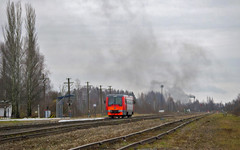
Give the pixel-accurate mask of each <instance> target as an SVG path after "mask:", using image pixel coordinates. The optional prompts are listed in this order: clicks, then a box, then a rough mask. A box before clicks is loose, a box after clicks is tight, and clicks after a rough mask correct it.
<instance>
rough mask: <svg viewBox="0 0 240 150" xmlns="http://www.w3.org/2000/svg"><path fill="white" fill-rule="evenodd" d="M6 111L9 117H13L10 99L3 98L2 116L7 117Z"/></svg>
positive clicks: (0, 108)
mask: <svg viewBox="0 0 240 150" xmlns="http://www.w3.org/2000/svg"><path fill="white" fill-rule="evenodd" d="M4 113H5V115H6V117H7V118H11V115H12V105H11V104H10V103H9V102H8V101H4V100H1V101H0V117H1V118H2V117H5V116H4Z"/></svg>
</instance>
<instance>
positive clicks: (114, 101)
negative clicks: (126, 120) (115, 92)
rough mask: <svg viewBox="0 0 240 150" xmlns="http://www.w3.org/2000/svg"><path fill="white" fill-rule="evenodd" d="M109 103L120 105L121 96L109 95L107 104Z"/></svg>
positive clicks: (109, 104)
mask: <svg viewBox="0 0 240 150" xmlns="http://www.w3.org/2000/svg"><path fill="white" fill-rule="evenodd" d="M111 105H119V106H122V97H121V96H117V97H113V96H109V97H108V106H111Z"/></svg>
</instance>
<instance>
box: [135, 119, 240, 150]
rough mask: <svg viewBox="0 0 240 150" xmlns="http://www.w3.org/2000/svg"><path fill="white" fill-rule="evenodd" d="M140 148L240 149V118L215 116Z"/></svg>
mask: <svg viewBox="0 0 240 150" xmlns="http://www.w3.org/2000/svg"><path fill="white" fill-rule="evenodd" d="M139 148H157V149H227V150H231V149H232V150H235V149H236V150H237V149H240V117H237V116H233V115H230V114H228V115H227V116H225V115H223V114H213V115H210V116H207V117H205V118H203V119H201V120H199V121H196V122H193V123H191V124H189V125H187V126H185V127H183V128H182V129H179V130H177V131H176V132H175V133H171V134H170V135H168V136H165V137H163V138H162V139H160V140H158V141H156V142H154V143H153V144H148V145H144V146H141V147H139Z"/></svg>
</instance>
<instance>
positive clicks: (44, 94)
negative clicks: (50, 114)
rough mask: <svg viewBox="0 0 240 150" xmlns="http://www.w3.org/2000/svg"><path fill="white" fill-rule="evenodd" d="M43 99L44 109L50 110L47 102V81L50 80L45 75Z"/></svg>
mask: <svg viewBox="0 0 240 150" xmlns="http://www.w3.org/2000/svg"><path fill="white" fill-rule="evenodd" d="M42 75H43V78H42V80H43V98H44V109H46V110H48V104H47V102H46V81H47V79H48V78H46V77H45V74H44V73H43V74H42Z"/></svg>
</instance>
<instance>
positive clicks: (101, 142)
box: [70, 115, 202, 150]
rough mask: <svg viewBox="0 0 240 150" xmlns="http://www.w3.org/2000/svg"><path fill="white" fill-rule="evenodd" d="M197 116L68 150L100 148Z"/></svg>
mask: <svg viewBox="0 0 240 150" xmlns="http://www.w3.org/2000/svg"><path fill="white" fill-rule="evenodd" d="M199 116H202V115H197V116H193V117H188V118H185V119H180V120H177V121H171V122H167V123H164V124H161V125H158V126H155V127H151V128H148V129H145V130H141V131H138V132H134V133H131V134H128V135H124V136H119V137H115V138H110V139H106V140H102V141H98V142H93V143H89V144H85V145H81V146H78V147H75V148H71V149H70V150H79V149H87V148H90V147H96V146H101V145H103V144H105V143H111V142H115V141H118V140H124V139H126V138H129V137H131V136H135V135H137V134H142V133H145V132H149V131H151V130H156V129H159V128H162V127H164V126H167V125H171V124H174V123H178V122H182V121H185V120H189V119H193V118H196V117H199Z"/></svg>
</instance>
